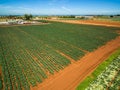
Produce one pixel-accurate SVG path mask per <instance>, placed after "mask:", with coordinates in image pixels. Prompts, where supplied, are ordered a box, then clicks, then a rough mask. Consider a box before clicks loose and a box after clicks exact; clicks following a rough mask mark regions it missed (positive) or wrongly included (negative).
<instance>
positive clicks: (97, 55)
mask: <svg viewBox="0 0 120 90" xmlns="http://www.w3.org/2000/svg"><path fill="white" fill-rule="evenodd" d="M118 48H120V36H119V37H117V38H116V39H114V40H111V41H110V42H108V43H106V45H104V46H102V47H100V48H98V49H97V50H95V51H93V52H91V53H87V54H86V55H85V56H84V57H82V58H81V59H80V60H78V61H77V62H74V63H72V64H70V65H69V66H68V67H66V68H65V69H64V70H61V71H59V73H55V74H54V75H52V76H51V77H49V78H48V79H46V80H45V81H44V82H43V83H41V84H38V86H36V87H31V90H75V88H76V87H77V86H78V85H79V83H80V82H82V81H83V80H84V79H85V78H86V77H87V76H89V75H90V74H91V73H92V72H93V71H94V70H95V69H96V68H97V67H98V66H99V64H100V63H102V62H103V61H104V60H105V59H106V58H107V57H108V56H110V55H111V54H112V53H113V52H114V51H115V50H116V49H118Z"/></svg>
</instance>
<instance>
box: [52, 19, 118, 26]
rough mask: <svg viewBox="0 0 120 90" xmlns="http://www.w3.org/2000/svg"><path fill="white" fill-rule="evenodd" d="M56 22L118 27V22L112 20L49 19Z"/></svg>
mask: <svg viewBox="0 0 120 90" xmlns="http://www.w3.org/2000/svg"><path fill="white" fill-rule="evenodd" d="M50 21H57V22H65V23H73V24H89V25H99V26H108V27H110V26H111V27H120V22H113V21H100V20H50Z"/></svg>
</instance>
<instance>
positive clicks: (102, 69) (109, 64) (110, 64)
mask: <svg viewBox="0 0 120 90" xmlns="http://www.w3.org/2000/svg"><path fill="white" fill-rule="evenodd" d="M118 56H119V57H118ZM119 58H120V49H118V50H117V51H115V52H114V53H113V54H112V55H111V56H110V57H109V58H108V59H107V60H105V61H104V62H103V63H102V64H101V65H100V66H98V68H97V69H96V70H95V71H94V72H93V73H92V74H91V75H90V76H88V77H87V78H86V79H85V80H84V81H83V82H82V83H80V84H79V85H78V87H77V88H76V90H85V89H86V88H87V87H88V86H90V84H91V83H92V82H94V81H95V83H96V84H97V82H98V83H99V82H100V83H102V84H104V86H101V85H100V84H99V85H100V88H104V89H105V90H106V85H105V83H104V81H106V80H105V79H107V77H105V78H104V77H103V76H102V77H101V80H99V81H96V80H97V78H98V76H99V75H103V74H105V75H107V76H111V75H112V74H113V72H114V71H113V72H112V69H113V70H114V68H115V70H116V71H115V72H118V73H116V74H117V75H119V69H120V68H119V67H120V60H119ZM115 63H116V65H114V64H115ZM106 68H107V69H109V68H110V71H109V70H108V71H107V70H106ZM110 72H111V73H110ZM117 78H119V76H118V77H117ZM102 80H104V81H103V82H102ZM108 81H110V80H108ZM114 84H115V83H114ZM118 84H119V83H118ZM115 85H116V84H115ZM96 88H97V86H96ZM100 88H98V89H99V90H104V89H100ZM90 90H94V89H90ZM95 90H96V89H95ZM108 90H109V89H108ZM112 90H117V89H112Z"/></svg>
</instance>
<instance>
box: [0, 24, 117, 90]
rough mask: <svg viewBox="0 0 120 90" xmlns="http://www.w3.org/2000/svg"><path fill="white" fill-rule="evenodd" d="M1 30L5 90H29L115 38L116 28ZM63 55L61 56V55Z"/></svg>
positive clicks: (62, 26)
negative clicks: (87, 52)
mask: <svg viewBox="0 0 120 90" xmlns="http://www.w3.org/2000/svg"><path fill="white" fill-rule="evenodd" d="M49 23H50V24H48V25H41V26H39V25H36V26H35V25H34V26H14V27H0V63H1V65H2V72H3V73H2V74H3V84H4V85H5V87H4V89H5V90H12V89H13V88H14V90H17V89H18V90H21V89H22V88H24V89H25V90H30V86H31V85H32V86H36V85H37V84H38V83H41V82H42V81H44V79H46V78H47V77H48V76H49V75H50V74H54V73H55V72H59V71H60V70H61V69H63V68H65V67H66V66H68V65H69V64H70V63H71V61H70V60H68V59H67V58H66V57H65V56H63V55H62V54H65V55H67V56H69V57H71V58H72V59H74V60H79V59H80V58H81V57H82V56H84V55H85V53H86V52H84V50H87V51H89V52H90V51H93V50H95V49H97V48H98V47H100V46H101V45H103V44H105V43H106V42H107V41H109V40H111V39H114V38H115V37H116V36H118V34H116V33H115V30H118V28H109V27H100V26H91V25H74V24H65V23H56V22H49ZM61 53H62V54H61Z"/></svg>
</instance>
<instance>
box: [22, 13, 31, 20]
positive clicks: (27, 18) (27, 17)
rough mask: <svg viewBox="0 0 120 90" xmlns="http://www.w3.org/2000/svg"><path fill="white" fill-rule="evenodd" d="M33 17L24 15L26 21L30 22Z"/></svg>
mask: <svg viewBox="0 0 120 90" xmlns="http://www.w3.org/2000/svg"><path fill="white" fill-rule="evenodd" d="M32 17H33V16H32V15H31V14H25V15H24V18H25V20H30V19H32Z"/></svg>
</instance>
